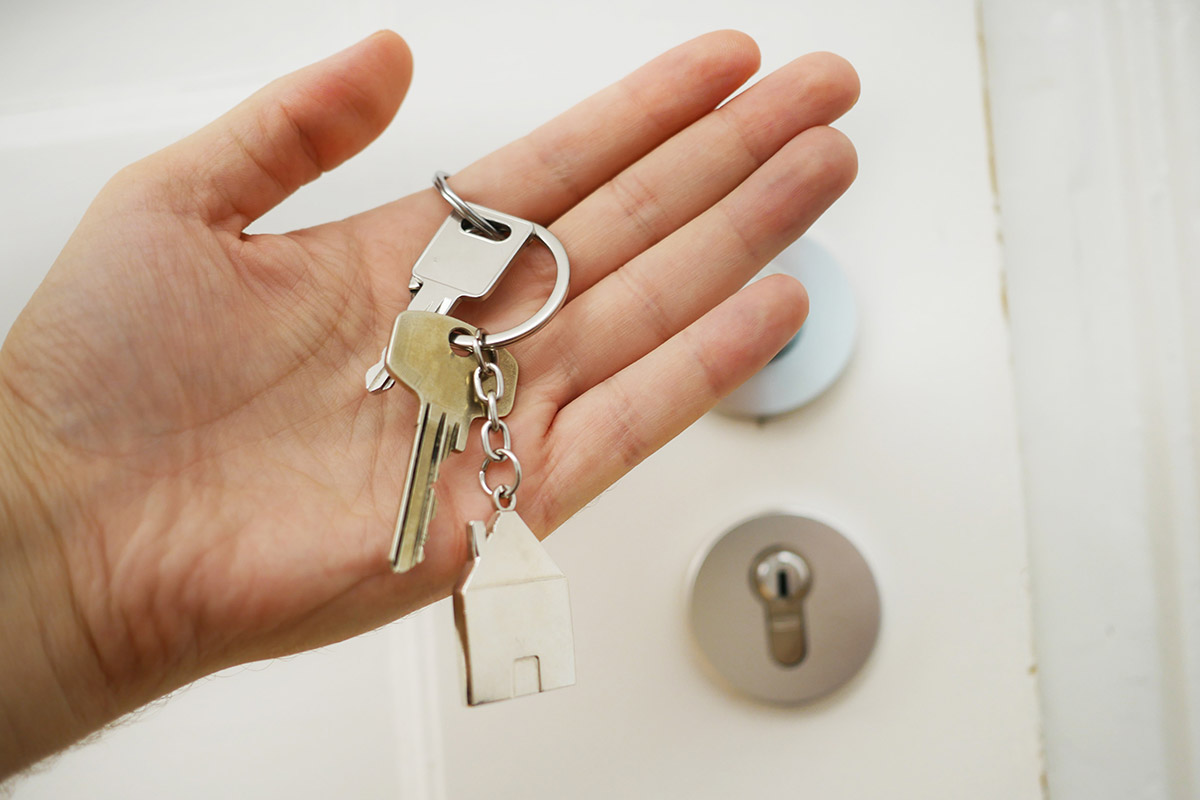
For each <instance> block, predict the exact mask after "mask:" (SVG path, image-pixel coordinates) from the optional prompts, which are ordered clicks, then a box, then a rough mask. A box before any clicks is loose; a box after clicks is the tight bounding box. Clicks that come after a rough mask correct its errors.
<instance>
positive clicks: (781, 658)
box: [750, 547, 812, 667]
mask: <svg viewBox="0 0 1200 800" xmlns="http://www.w3.org/2000/svg"><path fill="white" fill-rule="evenodd" d="M750 584H751V586H752V587H753V588H754V590H755V593H756V594H757V595H758V598H759V600H760V601H762V603H763V606H764V607H765V611H766V620H765V621H766V625H767V643H768V646H769V648H770V651H771V657H772V658H774V659H775V661H776V662H778V663H779V664H782V665H783V666H787V667H794V666H796V665H797V664H799V663H800V662H801V661H803V660H804V657H805V656H806V655H807V654H808V632H807V630H806V629H805V625H804V597H805V595H807V594H808V592H809V589H811V588H812V572H811V570H809V567H808V562H807V561H805V560H804V559H803V558H801V557H800V556H799V555H798V554H796V553H794V552H792V551H791V550H787V549H785V548H783V547H771V548H768V549H766V550H764V551H763V552H762V553H760V554H759V556H758V558H756V559H755V560H754V564H753V566H752V567H751V570H750Z"/></svg>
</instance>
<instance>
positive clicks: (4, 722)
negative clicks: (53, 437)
mask: <svg viewBox="0 0 1200 800" xmlns="http://www.w3.org/2000/svg"><path fill="white" fill-rule="evenodd" d="M44 445H45V443H42V442H39V437H38V435H37V432H36V429H35V428H34V426H32V425H31V424H30V422H29V420H28V419H26V418H22V417H21V416H20V414H19V413H18V412H17V405H16V402H15V399H14V398H13V397H12V395H11V393H9V392H7V391H6V387H5V386H4V385H3V384H2V383H0V780H3V778H4V777H6V776H8V775H9V774H11V773H13V772H15V771H17V770H20V769H22V768H24V767H26V766H28V765H30V764H33V763H34V762H36V761H38V760H40V759H41V758H44V757H45V756H47V755H49V754H51V753H53V752H55V751H56V750H59V749H61V748H63V747H65V746H67V745H68V744H70V743H71V742H73V741H75V740H77V739H79V738H81V737H83V736H85V735H86V734H88V733H90V732H91V731H93V730H96V729H98V728H99V727H101V726H102V725H104V724H105V723H107V722H108V721H110V720H111V719H112V718H114V717H115V715H116V713H115V703H114V702H113V700H112V696H111V692H110V691H109V685H108V683H109V682H108V680H107V678H106V676H105V673H104V670H103V669H102V668H101V663H100V660H99V658H98V657H97V652H96V648H95V646H94V642H93V639H92V636H91V634H90V632H89V628H88V626H87V624H86V621H85V619H84V611H85V610H84V609H82V608H81V606H80V603H79V602H78V601H77V595H76V593H75V592H74V589H73V584H72V581H71V569H70V560H69V558H68V555H67V552H68V546H67V542H66V540H65V533H66V531H67V529H68V527H69V524H70V523H69V520H70V519H71V518H73V517H77V516H78V515H75V514H74V513H73V511H72V509H73V504H72V503H70V502H68V501H67V497H68V494H67V491H66V487H67V486H68V485H69V481H67V480H65V479H64V478H65V472H64V471H63V470H62V469H59V468H58V467H57V465H55V463H54V460H53V458H52V457H51V453H50V448H49V447H48V446H44Z"/></svg>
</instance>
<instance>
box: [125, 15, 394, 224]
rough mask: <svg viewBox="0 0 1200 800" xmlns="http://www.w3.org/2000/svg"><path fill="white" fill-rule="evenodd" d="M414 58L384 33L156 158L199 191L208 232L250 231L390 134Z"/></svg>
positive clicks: (293, 77)
mask: <svg viewBox="0 0 1200 800" xmlns="http://www.w3.org/2000/svg"><path fill="white" fill-rule="evenodd" d="M411 78H412V54H411V53H410V52H409V49H408V45H407V44H405V42H404V40H403V39H401V38H400V37H399V36H398V35H396V34H395V33H393V32H391V31H379V32H378V33H375V34H373V35H371V36H369V37H367V38H366V39H364V40H362V41H360V42H358V43H357V44H355V45H352V46H351V47H349V48H347V49H346V50H343V51H342V52H340V53H337V54H335V55H333V56H330V57H328V58H326V59H324V60H322V61H318V62H317V63H316V64H312V65H310V66H307V67H305V68H303V69H301V70H298V71H296V72H293V73H291V74H290V75H286V76H284V77H282V78H280V79H278V80H276V81H274V82H272V83H270V84H268V85H267V86H265V87H264V88H262V89H261V90H259V91H258V92H256V93H255V94H253V95H252V96H251V97H249V98H248V99H247V100H245V101H243V102H242V103H241V104H239V105H238V106H237V107H236V108H234V109H233V110H231V111H229V112H228V113H226V114H225V115H224V116H222V117H221V118H219V119H218V120H216V121H215V122H213V123H211V124H209V125H208V126H206V127H204V128H202V129H201V130H199V131H197V132H196V133H194V134H192V135H191V136H189V137H187V138H186V139H183V140H182V141H180V142H178V143H176V144H174V145H172V146H171V147H168V148H167V149H165V150H163V151H162V152H160V153H157V154H155V155H154V156H151V157H150V159H148V161H149V162H152V163H154V166H155V167H158V168H162V169H161V170H158V169H156V170H152V171H150V172H151V173H152V174H159V175H163V174H164V173H165V175H166V176H167V179H168V180H170V181H171V182H172V183H174V184H176V185H178V184H179V183H180V182H184V183H185V184H186V185H187V186H188V188H189V189H190V190H191V191H189V192H186V193H184V196H185V197H186V198H187V199H186V200H185V202H188V203H190V204H192V205H198V206H199V207H198V208H197V209H196V211H197V212H198V213H200V214H201V216H202V217H203V218H204V219H205V221H206V222H208V223H210V224H213V225H219V226H222V227H228V228H231V229H234V230H238V231H240V230H242V229H243V228H245V227H246V226H247V225H249V224H250V223H251V222H253V221H254V220H255V219H257V218H258V217H260V216H262V215H263V214H265V213H266V212H267V211H269V210H271V209H272V208H273V207H275V206H276V205H278V204H279V203H280V202H282V201H283V200H284V198H286V197H287V196H288V195H290V194H291V193H292V192H294V191H296V190H297V189H299V188H300V187H301V186H303V185H304V184H306V183H308V182H310V181H312V180H315V179H316V178H317V177H319V176H320V175H321V173H323V172H327V171H329V170H331V169H333V168H334V167H336V166H338V165H339V164H341V163H342V162H344V161H345V160H346V159H348V158H350V157H351V156H353V155H355V154H356V153H358V152H359V151H361V150H362V149H363V148H364V147H366V146H367V145H368V144H370V143H371V142H372V141H373V140H374V139H375V138H376V137H377V136H379V134H381V133H382V132H383V130H384V128H386V127H387V125H388V123H389V122H391V120H392V117H394V116H395V114H396V110H397V109H398V108H399V107H400V101H401V100H403V99H404V95H405V93H406V92H407V91H408V85H409V81H410V80H411Z"/></svg>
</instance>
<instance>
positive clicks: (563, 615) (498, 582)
mask: <svg viewBox="0 0 1200 800" xmlns="http://www.w3.org/2000/svg"><path fill="white" fill-rule="evenodd" d="M469 537H470V540H471V551H472V555H473V556H474V558H473V559H472V561H471V562H470V563H469V564H468V565H467V567H466V569H465V570H464V572H463V576H462V579H461V580H460V581H459V583H458V586H457V587H456V588H455V590H454V624H455V626H456V627H457V628H458V638H459V642H460V644H461V645H462V652H463V656H464V658H463V662H464V667H465V679H466V680H465V683H466V693H467V704H468V705H472V706H476V705H480V704H481V703H490V702H493V701H496V700H508V699H509V698H512V697H519V696H521V695H524V694H533V693H535V692H545V691H548V690H550V689H558V688H559V687H562V686H570V685H571V684H573V683H575V643H574V637H573V635H572V633H571V603H570V599H569V597H568V595H567V579H566V576H565V575H563V573H562V570H560V569H559V568H558V566H557V565H555V563H554V561H553V560H552V559H551V558H550V555H549V554H548V553H547V552H546V551H545V549H544V548H543V547H542V544H541V542H539V541H538V539H537V537H536V536H534V534H533V531H531V530H529V526H527V525H526V524H525V522H524V521H523V520H522V519H521V518H520V517H519V516H517V513H516V512H515V511H498V512H496V514H495V515H494V516H493V517H492V519H491V520H490V521H489V522H488V523H484V522H472V523H471V524H470V529H469Z"/></svg>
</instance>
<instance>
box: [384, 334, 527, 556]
mask: <svg viewBox="0 0 1200 800" xmlns="http://www.w3.org/2000/svg"><path fill="white" fill-rule="evenodd" d="M455 331H465V332H466V333H467V334H468V335H471V336H473V335H474V334H475V331H476V329H475V328H473V327H471V326H470V325H468V324H466V323H465V322H462V321H461V320H457V319H455V318H453V317H448V316H446V315H444V314H435V313H432V312H428V311H404V312H401V313H400V315H399V316H397V317H396V324H395V327H393V329H392V338H391V341H390V342H389V343H388V347H387V352H386V354H385V357H384V361H385V363H386V366H387V371H388V374H390V375H391V376H392V377H393V378H395V379H396V381H397V382H399V383H402V384H404V385H405V386H407V387H408V388H409V389H410V390H412V392H413V394H415V395H416V396H417V399H418V400H419V401H420V406H419V408H418V410H417V430H416V436H415V438H414V440H413V449H412V454H411V455H410V456H409V460H408V473H407V475H406V477H405V480H404V494H403V495H402V496H401V499H400V515H399V517H398V518H397V520H396V535H395V538H394V539H393V540H392V552H391V561H392V569H393V570H394V571H396V572H407V571H408V570H410V569H412V568H413V567H415V566H416V565H417V564H419V563H421V561H422V560H423V559H424V557H425V554H424V547H425V538H426V536H427V535H428V531H429V522H430V520H431V519H433V515H434V514H435V513H436V508H435V506H436V500H435V497H434V491H433V490H434V483H435V482H436V481H437V477H438V467H439V466H440V465H441V463H442V459H444V458H445V457H446V454H447V453H448V452H449V451H450V450H454V451H456V452H462V451H463V450H464V449H465V448H466V446H467V434H468V431H469V429H470V427H471V422H472V421H474V420H476V419H480V418H481V417H483V416H485V414H486V411H485V409H484V408H483V407H482V406H480V405H479V403H478V402H476V400H475V393H474V390H473V389H472V383H471V379H472V376H473V375H474V372H475V366H476V364H475V359H474V358H471V357H469V356H467V355H460V354H458V353H457V352H455V350H454V349H453V348H452V347H451V346H450V337H451V335H452V334H453V333H454V332H455ZM495 353H496V363H497V366H499V367H500V373H501V375H503V376H504V384H505V387H506V390H505V392H504V396H503V398H502V399H501V401H500V403H499V412H500V415H501V416H504V415H505V414H507V413H508V412H509V411H511V410H512V404H513V398H514V397H515V396H516V392H515V389H516V385H517V362H516V359H514V358H513V357H512V355H511V354H509V352H508V351H507V350H504V349H503V348H498V349H496V350H495Z"/></svg>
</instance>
